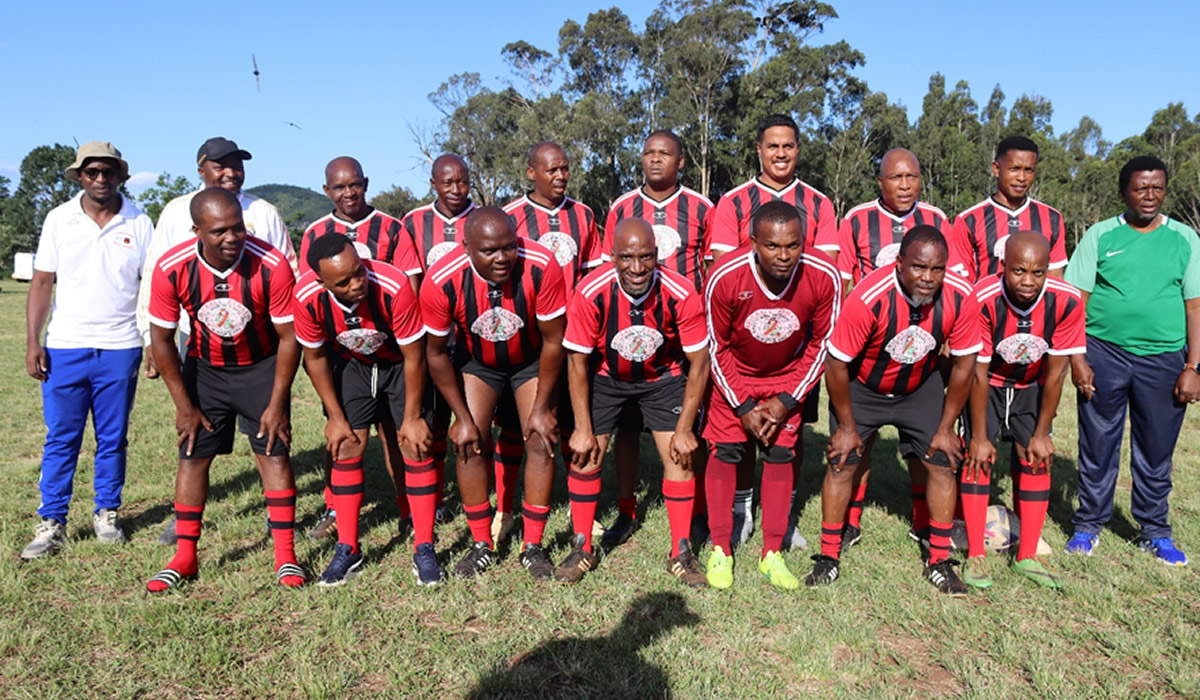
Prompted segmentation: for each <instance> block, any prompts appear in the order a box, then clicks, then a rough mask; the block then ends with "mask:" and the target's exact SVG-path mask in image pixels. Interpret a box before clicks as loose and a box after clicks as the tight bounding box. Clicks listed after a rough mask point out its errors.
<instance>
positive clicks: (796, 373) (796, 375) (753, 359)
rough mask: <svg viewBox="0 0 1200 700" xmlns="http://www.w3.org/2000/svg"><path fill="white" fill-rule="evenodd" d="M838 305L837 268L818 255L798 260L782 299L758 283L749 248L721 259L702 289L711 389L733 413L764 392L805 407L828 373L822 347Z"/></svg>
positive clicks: (812, 252)
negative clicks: (765, 388)
mask: <svg viewBox="0 0 1200 700" xmlns="http://www.w3.org/2000/svg"><path fill="white" fill-rule="evenodd" d="M841 303H842V285H841V279H840V276H839V274H838V271H837V268H836V267H835V266H834V264H833V261H832V260H830V259H829V256H827V255H825V254H824V253H822V252H821V251H819V250H808V251H807V252H805V253H803V254H802V256H801V258H800V262H799V263H798V264H797V265H796V269H795V271H794V272H793V273H792V278H791V280H789V282H788V286H787V288H786V289H784V290H783V292H781V293H780V294H773V293H772V292H771V291H770V290H769V289H768V288H767V286H766V284H765V283H764V282H763V280H762V278H761V277H760V276H759V271H758V262H757V260H756V257H755V253H754V249H753V248H752V247H751V246H744V247H742V248H738V249H737V250H735V251H733V252H731V253H729V254H728V255H725V256H723V257H722V258H721V260H720V261H718V263H717V265H716V266H715V267H714V268H713V269H712V272H711V274H710V275H709V278H708V283H707V284H706V285H705V287H704V306H705V311H706V314H707V320H708V344H709V354H710V356H711V358H712V378H713V384H714V385H715V387H716V389H717V390H718V391H720V392H721V393H722V394H723V395H724V397H725V399H726V401H727V402H728V403H729V405H730V406H732V407H734V409H735V410H738V411H741V410H744V409H745V407H746V406H745V405H746V404H747V402H750V401H752V399H751V393H752V392H751V391H750V388H751V386H753V387H754V388H755V389H756V390H761V389H762V387H763V386H764V384H770V385H771V386H772V387H774V386H778V392H777V393H779V394H788V395H791V397H792V398H793V399H794V400H795V401H796V403H801V402H803V401H804V397H805V396H806V395H807V394H808V392H809V391H811V390H812V389H814V388H815V387H816V386H817V383H818V382H819V381H820V380H821V374H822V373H823V372H824V371H825V346H826V343H827V341H828V340H829V333H830V331H831V329H832V328H833V322H834V320H835V319H836V318H837V316H838V313H839V310H840V307H841ZM789 408H791V406H789Z"/></svg>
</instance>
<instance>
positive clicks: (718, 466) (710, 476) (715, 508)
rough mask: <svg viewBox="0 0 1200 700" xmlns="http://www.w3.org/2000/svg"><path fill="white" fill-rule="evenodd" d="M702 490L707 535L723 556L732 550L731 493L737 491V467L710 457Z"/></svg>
mask: <svg viewBox="0 0 1200 700" xmlns="http://www.w3.org/2000/svg"><path fill="white" fill-rule="evenodd" d="M704 490H705V491H706V492H707V496H708V498H707V500H708V533H709V538H710V539H712V543H713V546H714V547H720V548H721V550H722V551H724V552H725V554H729V553H730V552H732V551H733V549H732V548H731V547H730V546H729V540H730V539H731V538H732V537H733V492H734V491H736V490H737V465H736V464H729V463H728V462H722V461H719V460H718V459H716V457H715V456H712V457H710V458H709V460H708V471H706V472H705V474H704Z"/></svg>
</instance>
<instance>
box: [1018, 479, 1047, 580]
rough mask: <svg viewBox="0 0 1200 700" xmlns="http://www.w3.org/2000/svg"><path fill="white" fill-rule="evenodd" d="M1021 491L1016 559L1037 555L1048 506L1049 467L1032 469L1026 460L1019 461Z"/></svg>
mask: <svg viewBox="0 0 1200 700" xmlns="http://www.w3.org/2000/svg"><path fill="white" fill-rule="evenodd" d="M1020 472H1021V491H1020V495H1021V497H1020V500H1019V501H1018V503H1019V507H1020V512H1018V513H1017V516H1018V517H1019V518H1021V539H1020V540H1018V545H1017V561H1020V560H1022V559H1029V558H1031V557H1034V556H1037V546H1038V538H1040V537H1041V536H1042V525H1043V524H1045V522H1046V509H1047V508H1049V507H1050V468H1049V467H1047V468H1046V469H1045V470H1041V471H1036V472H1035V471H1033V468H1032V467H1030V466H1029V463H1028V462H1024V461H1023V462H1021V467H1020Z"/></svg>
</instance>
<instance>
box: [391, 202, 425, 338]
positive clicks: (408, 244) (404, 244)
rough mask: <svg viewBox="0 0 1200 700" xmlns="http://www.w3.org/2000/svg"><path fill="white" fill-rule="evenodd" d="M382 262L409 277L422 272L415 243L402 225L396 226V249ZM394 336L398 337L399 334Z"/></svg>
mask: <svg viewBox="0 0 1200 700" xmlns="http://www.w3.org/2000/svg"><path fill="white" fill-rule="evenodd" d="M384 262H386V263H388V264H390V265H392V266H394V267H397V268H399V269H400V271H401V272H403V273H404V274H406V275H408V276H409V277H413V276H416V275H419V274H421V273H422V272H424V268H422V267H421V256H420V255H418V254H417V244H416V243H413V239H412V236H410V235H409V233H408V231H406V230H405V228H404V227H403V226H397V227H396V250H395V251H394V252H393V253H392V259H391V260H385V261H384ZM396 337H397V338H399V336H396Z"/></svg>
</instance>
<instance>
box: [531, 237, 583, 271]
mask: <svg viewBox="0 0 1200 700" xmlns="http://www.w3.org/2000/svg"><path fill="white" fill-rule="evenodd" d="M538 243H541V244H542V245H544V246H546V247H547V248H549V249H550V252H551V253H554V259H555V260H557V261H558V264H559V266H560V267H566V266H568V265H570V264H571V263H572V262H574V261H575V256H576V255H578V254H579V246H578V245H577V244H576V243H575V239H574V238H571V237H570V236H568V235H567V234H565V233H560V232H558V231H551V232H550V233H543V234H542V236H541V237H540V238H538Z"/></svg>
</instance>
